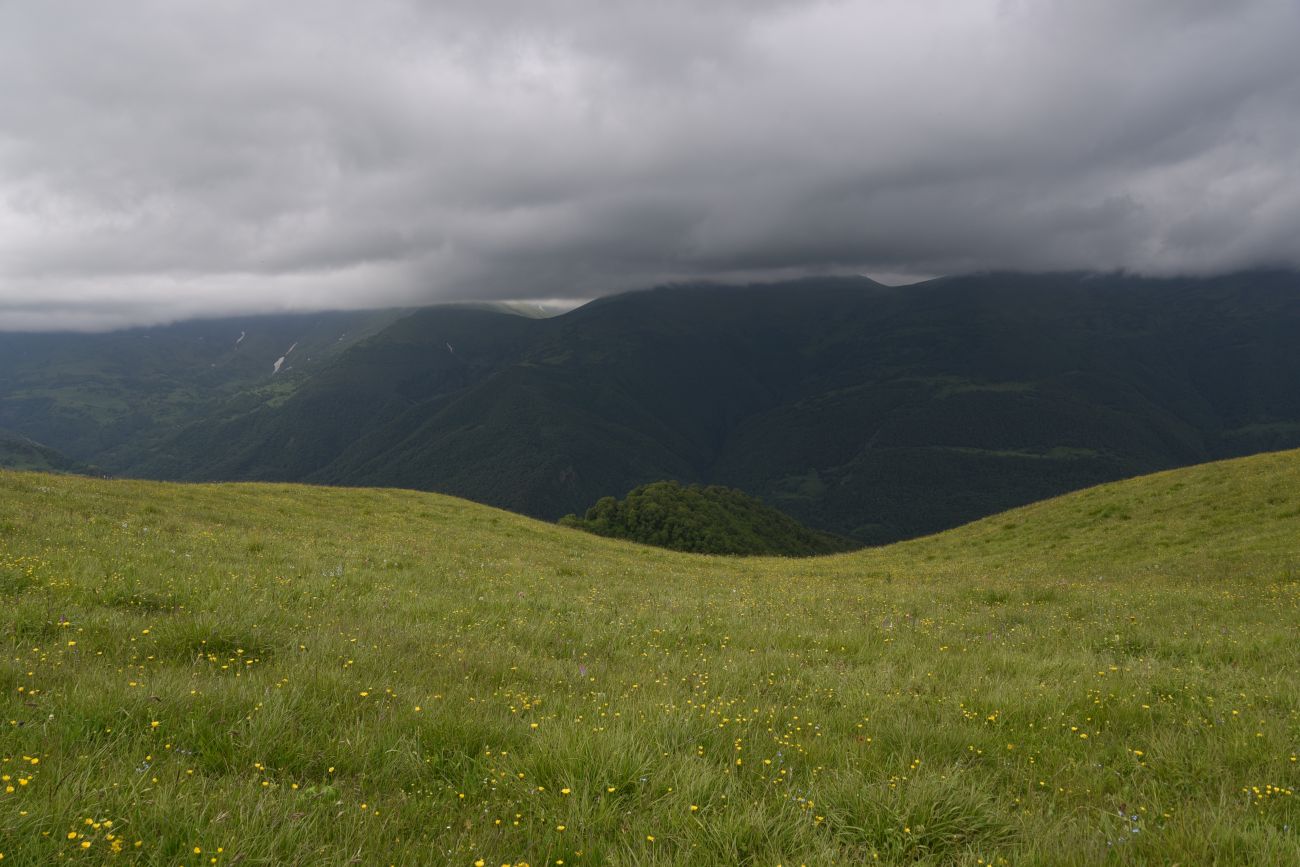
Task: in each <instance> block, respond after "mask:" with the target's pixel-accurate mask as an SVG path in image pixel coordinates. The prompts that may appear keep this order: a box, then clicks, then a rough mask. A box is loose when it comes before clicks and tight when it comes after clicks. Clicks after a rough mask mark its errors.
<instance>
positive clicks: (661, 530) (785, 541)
mask: <svg viewBox="0 0 1300 867" xmlns="http://www.w3.org/2000/svg"><path fill="white" fill-rule="evenodd" d="M560 523H561V524H563V525H564V526H566V527H576V528H577V529H579V530H586V531H587V532H589V533H595V534H596V535H598V536H608V537H610V538H613V539H627V540H629V541H633V542H641V543H643V544H646V545H656V546H658V547H660V548H671V549H672V550H674V551H688V552H692V553H696V554H751V555H775V556H782V557H810V556H813V555H816V554H831V553H835V552H837V551H844V550H847V549H849V548H851V547H853V546H852V544H851V543H849V542H848V541H847V540H845V539H838V538H836V537H834V536H831V535H830V534H828V533H821V532H818V531H816V530H810V529H808V528H807V527H805V526H803V525H802V524H800V523H799V522H798V521H796V520H794V519H793V518H791V517H789V516H788V515H784V514H782V513H781V512H779V511H777V510H776V509H773V508H772V507H771V506H767V505H764V504H763V502H762V501H761V500H756V499H754V498H753V497H750V496H748V495H747V494H745V493H744V492H743V491H738V490H736V489H734V488H724V487H721V486H719V485H709V486H707V487H705V486H703V485H682V484H680V483H678V482H654V483H653V484H649V485H642V486H641V487H639V488H637V489H635V490H633V491H631V492H630V493H629V494H628V495H627V496H626V497H624V498H623V499H622V500H616V499H614V498H613V497H604V498H602V499H601V500H600V502H598V503H596V505H594V506H592V507H591V508H590V509H588V510H587V511H586V514H584V515H583V516H582V517H581V518H579V517H578V516H577V515H566V516H565V517H563V518H561V519H560Z"/></svg>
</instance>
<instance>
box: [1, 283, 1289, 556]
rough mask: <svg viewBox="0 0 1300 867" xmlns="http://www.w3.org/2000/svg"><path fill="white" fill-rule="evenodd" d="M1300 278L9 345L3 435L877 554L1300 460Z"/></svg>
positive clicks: (710, 301)
mask: <svg viewBox="0 0 1300 867" xmlns="http://www.w3.org/2000/svg"><path fill="white" fill-rule="evenodd" d="M1298 338H1300V275H1297V274H1295V273H1293V272H1286V271H1252V272H1246V273H1239V274H1231V275H1225V276H1219V277H1212V278H1168V279H1152V278H1143V277H1136V276H1130V275H1123V274H1106V275H1099V274H1085V273H1079V274H1046V275H1043V274H976V275H968V276H962V277H951V278H941V279H938V280H932V281H928V282H925V283H921V284H916V285H912V286H905V287H889V286H884V285H882V284H879V283H876V282H873V281H871V280H869V279H867V278H809V279H801V280H795V281H787V282H782V283H774V284H763V285H754V286H723V285H712V284H698V285H674V286H666V287H660V288H657V289H653V290H647V291H641V292H632V293H627V294H623V295H616V296H611V297H606V298H602V299H599V300H597V301H593V302H591V303H589V304H586V305H585V306H582V307H580V308H578V309H576V310H573V311H571V312H568V313H565V314H563V315H558V316H553V317H549V318H528V317H526V316H521V315H518V314H517V313H515V312H512V311H510V310H508V309H504V308H492V307H487V306H477V307H476V306H438V307H429V308H421V309H414V310H388V311H362V312H345V313H324V314H293V315H279V316H263V317H242V318H237V319H234V318H232V319H225V320H205V321H197V322H186V323H180V324H176V325H171V326H162V327H156V328H147V329H133V330H128V331H121V332H113V333H110V334H97V335H73V334H5V335H3V336H0V427H4V428H8V429H9V430H12V431H14V432H16V433H17V434H20V435H22V436H23V437H27V438H30V439H32V440H36V441H39V442H40V443H42V444H43V445H45V446H47V447H50V448H53V449H57V450H58V451H59V452H62V453H63V454H65V455H67V456H68V457H69V458H70V459H71V460H74V461H79V462H83V463H87V464H93V465H95V466H96V467H100V468H102V469H103V470H104V471H106V472H111V473H115V474H121V475H132V476H142V477H149V478H161V479H178V480H217V479H222V480H236V479H240V480H249V479H257V480H269V481H305V482H315V483H328V484H342V485H367V486H396V487H407V488H418V489H425V490H433V491H440V492H444V493H450V494H455V495H458V496H462V497H467V498H470V499H474V500H477V501H480V502H484V503H489V504H492V505H496V506H501V507H504V508H507V509H511V510H514V511H517V512H522V513H525V514H528V515H533V516H536V517H541V518H546V519H551V520H554V519H557V518H559V517H560V516H561V515H564V514H566V513H570V512H576V513H579V514H581V513H582V512H584V511H585V510H586V509H587V508H588V507H589V506H591V505H592V504H593V503H595V502H596V501H597V500H598V499H600V498H601V497H605V496H622V495H623V494H625V493H626V492H627V491H629V490H630V489H632V488H635V487H637V486H639V485H642V484H646V483H649V482H654V481H658V480H678V481H681V482H684V483H700V484H717V485H725V486H728V487H733V488H738V489H741V490H743V491H745V492H747V493H749V494H752V495H755V496H758V497H760V498H762V499H763V501H764V502H766V503H768V504H769V505H773V506H775V507H777V508H779V509H781V510H782V511H784V512H786V513H788V514H789V515H792V516H793V517H795V518H797V519H799V520H800V521H802V522H804V523H805V524H807V525H809V526H812V527H815V528H818V529H820V530H824V531H827V532H831V533H834V534H837V535H840V536H845V537H849V538H852V539H855V540H857V541H858V542H861V543H865V544H874V543H882V542H886V541H890V540H895V539H900V538H907V537H911V536H916V535H920V534H923V533H928V532H932V531H935V530H939V529H943V528H946V527H951V526H955V525H957V524H961V523H964V522H967V521H970V520H972V519H975V518H978V517H982V516H984V515H989V514H993V513H995V512H999V511H1002V510H1005V509H1008V508H1011V507H1014V506H1017V505H1021V504H1024V503H1028V502H1031V501H1034V500H1040V499H1043V498H1046V497H1049V496H1053V495H1056V494H1059V493H1063V492H1065V491H1069V490H1074V489H1078V488H1083V487H1086V486H1089V485H1093V484H1097V483H1099V482H1104V481H1109V480H1114V479H1119V478H1123V477H1128V476H1135V475H1139V474H1142V473H1147V472H1152V471H1156V470H1161V469H1166V468H1171V467H1176V466H1183V465H1189V464H1194V463H1199V462H1203V461H1208V460H1213V459H1217V458H1223V457H1231V456H1236V455H1244V454H1249V453H1254V452H1260V451H1266V450H1274V449H1282V448H1289V447H1294V446H1298V445H1300V339H1298Z"/></svg>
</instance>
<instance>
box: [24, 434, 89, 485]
mask: <svg viewBox="0 0 1300 867" xmlns="http://www.w3.org/2000/svg"><path fill="white" fill-rule="evenodd" d="M0 467H4V468H5V469H11V470H36V471H39V472H46V473H77V474H79V475H94V474H96V473H98V470H96V469H95V468H94V467H92V466H90V465H88V464H84V463H82V462H81V461H78V460H74V459H73V458H70V457H68V456H67V455H65V454H61V453H59V452H57V451H55V450H54V449H52V448H49V447H48V446H43V445H41V444H40V443H38V442H34V441H32V440H30V439H28V438H27V437H25V436H21V435H19V434H15V433H11V432H9V431H6V430H0Z"/></svg>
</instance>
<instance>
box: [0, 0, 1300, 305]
mask: <svg viewBox="0 0 1300 867" xmlns="http://www.w3.org/2000/svg"><path fill="white" fill-rule="evenodd" d="M1297 33H1300V6H1297V5H1296V4H1295V3H1293V2H1291V0H1253V2H1252V0H1243V2H1236V3H1221V2H1210V0H1123V2H1121V0H1102V2H1087V3H1083V2H1048V0H1043V2H1030V0H1024V2H1012V0H1004V2H995V0H874V2H866V0H863V2H777V0H771V2H755V0H744V2H742V0H727V2H717V0H715V2H711V3H708V4H701V3H696V2H690V3H688V2H678V0H665V2H658V3H653V4H647V3H639V2H638V3H632V2H626V0H625V2H611V0H531V2H521V0H477V2H444V3H438V4H425V3H417V2H414V0H412V2H401V0H378V2H372V3H365V4H355V3H344V2H341V0H312V2H307V0H298V2H278V3H273V4H268V3H264V2H252V0H243V2H240V0H224V2H219V3H212V2H178V0H154V2H146V0H125V2H118V3H111V4H110V3H97V2H91V0H81V2H73V0H48V2H42V3H21V2H3V0H0V82H3V85H2V86H0V327H11V328H12V327H48V326H51V325H59V324H72V325H77V326H87V325H100V326H107V325H116V324H121V323H125V322H138V321H147V320H157V319H167V318H175V317H178V316H186V315H193V314H198V313H228V312H235V311H241V310H268V309H277V308H304V307H326V306H362V305H381V304H394V303H410V302H416V301H429V300H439V299H454V298H465V297H514V298H519V297H529V296H534V297H537V296H554V295H562V296H580V295H589V294H595V293H599V292H603V291H611V290H615V289H620V288H628V287H633V286H639V285H644V284H647V283H651V282H654V281H656V280H661V279H676V278H687V277H689V278H694V277H709V276H714V277H724V278H725V277H732V276H739V275H744V276H746V277H754V276H759V275H763V274H772V275H777V274H790V273H799V272H802V271H809V270H812V271H815V270H822V269H829V270H841V271H865V272H870V273H878V272H890V273H904V274H906V273H915V274H934V273H944V272H953V271H962V270H970V269H980V268H1025V269H1047V268H1099V269H1112V268H1128V269H1133V270H1139V271H1145V272H1153V273H1168V272H1204V271H1212V270H1222V269H1229V268H1235V267H1242V266H1249V265H1255V264H1270V265H1271V264H1292V265H1295V264H1300V251H1298V250H1297V247H1296V245H1295V242H1294V239H1295V238H1296V237H1297V236H1300V184H1297V183H1296V181H1295V178H1296V177H1298V176H1300V59H1298V58H1300V54H1298V53H1297V52H1296V51H1295V49H1294V40H1295V36H1296V34H1297Z"/></svg>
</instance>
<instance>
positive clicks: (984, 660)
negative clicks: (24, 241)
mask: <svg viewBox="0 0 1300 867" xmlns="http://www.w3.org/2000/svg"><path fill="white" fill-rule="evenodd" d="M1298 624H1300V452H1287V453H1277V454H1268V455H1261V456H1257V457H1252V458H1247V459H1242V460H1236V461H1229V462H1224V463H1218V464H1210V465H1204V466H1199V467H1194V468H1191V469H1186V470H1179V471H1175V472H1170V473H1163V474H1159V475H1154V476H1148V477H1144V478H1140V479H1135V480H1131V481H1126V482H1121V483H1117V484H1112V485H1106V486H1102V487H1099V488H1093V489H1090V490H1086V491H1083V492H1080V493H1076V494H1072V495H1069V496H1065V497H1062V498H1059V499H1056V500H1052V501H1048V502H1043V503H1039V504H1036V505H1034V506H1030V507H1028V508H1023V509H1019V510H1016V511H1013V512H1008V513H1005V514H1002V515H998V516H996V517H993V518H990V519H987V520H983V521H980V522H978V523H975V524H972V525H969V526H966V527H963V528H960V529H957V530H953V531H950V532H946V533H943V534H940V535H937V536H932V537H929V538H924V539H920V540H916V541H912V542H907V543H902V544H896V545H892V546H889V547H885V548H879V549H873V550H867V551H859V552H855V553H850V554H843V555H837V556H832V557H824V558H817V559H807V560H793V559H792V560H783V559H775V558H771V559H739V558H725V557H706V556H699V555H687V554H677V553H672V552H668V551H663V550H658V549H653V548H645V547H640V546H637V545H633V544H631V543H625V542H618V541H613V540H608V539H602V538H598V537H594V536H591V535H588V534H586V533H582V532H580V531H576V530H570V529H566V528H562V527H556V526H550V525H547V524H543V523H539V522H536V521H532V520H529V519H526V518H522V517H518V516H516V515H512V514H509V513H506V512H501V511H496V510H493V509H490V508H486V507H483V506H478V505H474V504H471V503H468V502H464V501H460V500H455V499H452V498H448V497H442V496H437V495H432V494H422V493H413V492H407V491H395V490H357V489H352V490H343V489H328V488H316V487H301V486H288V485H265V484H238V485H233V484H232V485H178V484H159V483H145V482H134V481H120V480H118V481H106V480H95V479H87V478H78V477H71V476H53V475H41V474H33V473H16V472H0V645H2V646H3V654H2V657H3V658H2V661H0V776H2V777H3V781H2V782H0V852H2V853H3V858H4V861H3V864H4V867H8V865H9V864H50V863H63V862H67V863H85V864H98V863H112V862H122V863H145V864H167V865H177V864H184V865H205V864H230V865H234V864H243V865H268V864H277V865H280V864H302V865H344V864H449V865H464V867H470V865H491V867H499V865H502V864H509V865H518V864H524V863H526V864H529V865H532V867H540V865H559V864H564V865H575V867H580V865H614V864H617V865H670V864H671V865H736V864H744V865H767V867H775V865H786V867H789V865H798V864H806V865H822V864H848V865H855V864H864V863H875V862H880V863H887V864H935V865H938V864H954V865H988V864H1010V865H1023V864H1080V865H1083V864H1150V863H1160V864H1173V863H1178V864H1182V865H1207V864H1234V865H1235V864H1298V863H1300V804H1297V799H1296V798H1295V797H1294V795H1293V789H1295V788H1296V787H1297V785H1300V765H1298V764H1297V754H1298V753H1300V630H1298V629H1297V625H1298Z"/></svg>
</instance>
